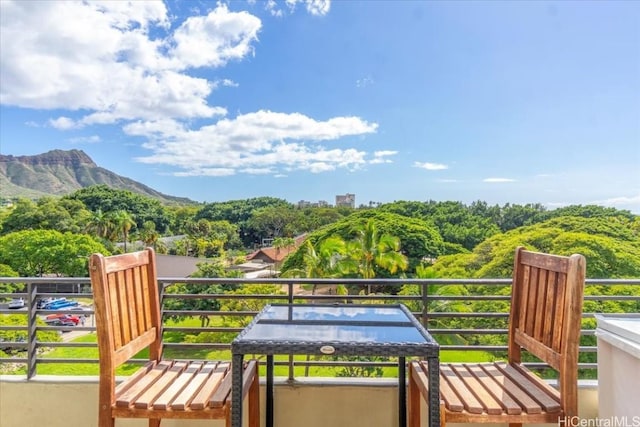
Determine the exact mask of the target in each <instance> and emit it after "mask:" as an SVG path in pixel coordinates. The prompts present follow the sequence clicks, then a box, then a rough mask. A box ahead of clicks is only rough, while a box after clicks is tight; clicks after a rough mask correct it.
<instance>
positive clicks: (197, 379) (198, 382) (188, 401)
mask: <svg viewBox="0 0 640 427" xmlns="http://www.w3.org/2000/svg"><path fill="white" fill-rule="evenodd" d="M216 365H217V363H215V362H205V363H203V366H202V368H201V369H200V371H199V372H197V373H196V374H195V376H194V377H193V379H192V380H191V381H189V384H187V386H186V387H185V388H184V390H182V392H181V393H180V394H179V395H177V396H176V398H175V399H174V400H173V403H171V409H173V410H178V411H183V410H185V409H186V408H187V407H190V406H191V407H193V406H192V401H193V399H194V398H195V397H196V394H197V393H198V392H199V391H200V389H201V388H202V386H203V384H204V383H205V381H208V380H209V377H210V376H211V373H212V372H213V370H214V369H215V367H216ZM204 401H206V399H205V400H204ZM204 401H203V402H204ZM203 408H204V403H203V404H202V405H201V406H200V408H193V409H203Z"/></svg>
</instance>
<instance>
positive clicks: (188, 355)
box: [13, 317, 495, 378]
mask: <svg viewBox="0 0 640 427" xmlns="http://www.w3.org/2000/svg"><path fill="white" fill-rule="evenodd" d="M220 321H221V319H219V318H216V319H212V323H211V325H210V326H221V324H220ZM166 325H167V326H180V327H199V326H200V319H198V318H197V317H188V318H185V319H182V320H180V321H173V320H168V321H167V323H166ZM193 337H194V336H193V335H188V334H186V333H183V332H165V341H166V342H174V343H180V342H186V341H190V340H191V339H192V338H193ZM71 342H96V335H95V333H90V334H87V335H83V336H81V337H78V338H76V339H74V340H72V341H71ZM40 357H41V358H43V359H97V358H98V349H97V348H91V347H86V348H85V347H80V348H65V347H60V348H53V349H51V350H50V351H48V352H46V353H44V354H42V355H41V356H40ZM164 357H165V358H168V359H172V358H175V359H203V360H231V350H209V349H171V348H167V349H166V350H165V352H164ZM136 358H139V359H146V358H148V352H147V351H143V352H141V353H140V354H138V355H136ZM246 358H255V359H258V360H259V361H260V362H261V366H260V375H263V376H264V375H265V374H266V366H265V364H264V363H265V360H266V357H265V356H264V355H253V356H252V355H248V356H247V357H246ZM322 358H324V360H332V359H328V358H326V357H325V356H319V357H316V356H312V357H311V358H310V359H307V356H305V355H296V356H294V357H293V359H294V361H300V362H302V361H307V360H311V361H314V360H323V359H322ZM494 359H495V357H494V355H493V354H491V353H488V352H484V351H452V350H443V351H441V353H440V360H441V361H443V362H487V361H493V360H494ZM274 360H275V361H276V362H287V363H288V361H289V356H288V355H276V356H274ZM389 360H392V361H394V360H395V359H389ZM139 367H140V366H139V365H137V364H125V365H122V366H121V367H119V368H118V369H117V372H116V373H117V375H123V376H126V375H131V374H132V373H133V372H135V371H136V370H137V369H138V368H139ZM342 370H343V368H341V367H329V366H311V367H309V368H308V373H307V372H306V371H307V368H305V367H304V366H295V367H294V376H296V377H304V376H307V375H308V376H310V377H336V376H338V374H339V373H340V372H341V371H342ZM37 372H38V374H39V375H70V376H80V375H98V374H99V366H98V364H97V363H38V367H37ZM25 373H26V367H24V365H21V366H20V367H19V368H18V369H17V370H15V371H14V372H13V374H18V375H20V374H22V375H24V374H25ZM397 373H398V369H397V368H395V367H383V368H382V370H381V375H382V376H383V377H389V378H393V377H396V376H397ZM274 375H275V376H285V377H286V376H289V367H288V366H277V365H276V366H275V368H274Z"/></svg>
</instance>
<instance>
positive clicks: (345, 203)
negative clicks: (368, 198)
mask: <svg viewBox="0 0 640 427" xmlns="http://www.w3.org/2000/svg"><path fill="white" fill-rule="evenodd" d="M336 207H338V208H340V207H346V208H352V209H355V207H356V195H355V194H349V193H347V194H345V195H344V196H343V195H337V196H336Z"/></svg>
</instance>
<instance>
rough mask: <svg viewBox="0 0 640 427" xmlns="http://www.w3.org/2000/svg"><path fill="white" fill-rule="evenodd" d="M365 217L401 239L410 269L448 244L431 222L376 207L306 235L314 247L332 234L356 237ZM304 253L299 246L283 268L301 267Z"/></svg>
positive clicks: (350, 238)
mask: <svg viewBox="0 0 640 427" xmlns="http://www.w3.org/2000/svg"><path fill="white" fill-rule="evenodd" d="M368 221H372V223H373V224H374V225H375V227H376V229H377V230H378V233H379V234H380V235H383V234H387V235H390V236H395V237H397V238H398V239H400V247H401V251H402V253H403V254H404V255H406V256H407V259H408V261H409V266H408V271H409V272H411V271H413V269H415V266H417V265H419V264H420V263H421V262H422V261H423V259H425V258H429V259H432V258H433V259H435V258H437V257H438V256H440V255H441V254H443V253H446V251H447V245H446V244H445V242H444V241H443V239H442V236H440V233H439V232H438V231H437V230H436V228H435V227H434V226H432V225H430V224H428V223H426V222H425V221H423V220H421V219H417V218H408V217H406V216H403V215H399V214H394V213H390V212H383V211H380V210H377V209H367V210H361V211H357V212H355V213H353V214H351V215H349V216H347V217H344V218H342V219H341V220H339V221H338V222H335V223H333V224H329V225H327V226H324V227H322V228H320V229H319V230H316V231H314V232H313V233H310V234H309V236H308V237H307V239H308V240H309V241H310V242H311V244H312V245H313V246H314V247H315V246H316V244H317V243H318V242H321V241H323V240H325V239H327V238H329V237H332V236H339V237H340V238H342V239H343V240H344V241H347V242H348V241H351V240H354V239H356V238H357V236H358V230H361V229H362V227H364V225H365V224H366V223H367V222H368ZM457 251H464V249H463V248H462V247H458V248H457ZM304 253H305V249H302V248H298V250H297V251H295V252H294V253H293V254H291V255H290V256H289V257H288V258H287V259H286V260H285V262H284V265H283V267H282V270H283V271H286V270H288V269H290V268H297V269H304V262H303V256H304Z"/></svg>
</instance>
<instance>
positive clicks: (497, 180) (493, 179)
mask: <svg viewBox="0 0 640 427" xmlns="http://www.w3.org/2000/svg"><path fill="white" fill-rule="evenodd" d="M515 181H516V180H515V179H511V178H485V179H483V180H482V182H492V183H495V182H515Z"/></svg>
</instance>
